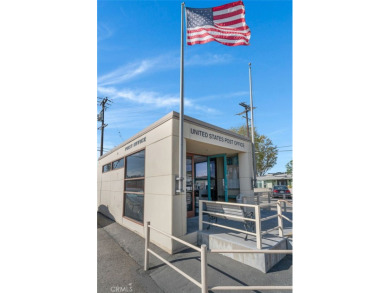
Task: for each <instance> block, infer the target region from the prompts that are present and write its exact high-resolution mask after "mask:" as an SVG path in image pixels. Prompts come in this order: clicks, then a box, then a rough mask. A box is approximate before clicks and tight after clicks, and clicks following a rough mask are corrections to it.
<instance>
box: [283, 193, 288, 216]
mask: <svg viewBox="0 0 390 293" xmlns="http://www.w3.org/2000/svg"><path fill="white" fill-rule="evenodd" d="M283 200H286V194H285V193H283ZM284 212H285V213H286V212H287V206H286V202H284Z"/></svg>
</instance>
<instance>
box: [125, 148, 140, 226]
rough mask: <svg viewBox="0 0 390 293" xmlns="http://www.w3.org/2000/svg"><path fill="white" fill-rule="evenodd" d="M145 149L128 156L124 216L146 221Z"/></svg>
mask: <svg viewBox="0 0 390 293" xmlns="http://www.w3.org/2000/svg"><path fill="white" fill-rule="evenodd" d="M144 190H145V150H142V151H140V152H138V153H135V154H132V155H130V156H128V157H126V174H125V190H124V205H125V206H124V214H123V216H124V217H127V218H130V219H133V220H135V221H138V222H141V223H143V222H144Z"/></svg>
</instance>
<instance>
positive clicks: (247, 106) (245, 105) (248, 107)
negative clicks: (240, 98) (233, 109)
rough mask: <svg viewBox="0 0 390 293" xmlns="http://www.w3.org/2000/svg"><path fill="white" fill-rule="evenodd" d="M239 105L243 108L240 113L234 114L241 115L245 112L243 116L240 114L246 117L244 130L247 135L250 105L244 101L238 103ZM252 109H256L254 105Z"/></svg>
mask: <svg viewBox="0 0 390 293" xmlns="http://www.w3.org/2000/svg"><path fill="white" fill-rule="evenodd" d="M239 105H240V106H242V107H244V109H245V110H244V111H243V112H241V113H238V114H236V115H242V114H244V113H245V116H242V117H243V118H245V119H246V132H247V136H248V137H249V123H248V112H249V111H250V110H251V107H250V106H249V105H248V104H246V103H244V102H241V103H239ZM253 109H256V107H254V108H253Z"/></svg>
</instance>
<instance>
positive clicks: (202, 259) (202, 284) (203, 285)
mask: <svg viewBox="0 0 390 293" xmlns="http://www.w3.org/2000/svg"><path fill="white" fill-rule="evenodd" d="M150 229H153V230H155V231H157V232H159V233H161V234H163V235H165V236H167V237H169V238H170V239H173V240H176V241H178V242H180V243H182V244H184V245H187V246H188V247H190V248H193V249H195V250H196V251H200V262H201V282H198V281H197V280H195V279H194V278H192V277H191V276H190V275H188V274H186V273H184V272H183V271H182V270H180V269H179V268H177V267H176V266H174V265H173V264H171V263H170V262H169V261H167V260H165V259H164V258H163V257H161V256H160V255H158V254H157V253H156V252H154V251H153V250H151V249H150V248H149V244H150ZM208 252H209V253H265V254H292V253H293V251H292V250H261V249H259V250H248V249H237V250H224V249H211V250H209V251H208ZM149 253H150V254H152V255H154V256H155V257H156V258H158V259H159V260H161V261H162V262H163V263H165V264H166V265H168V266H169V267H171V268H172V269H174V270H175V271H176V272H178V273H179V274H180V275H182V276H183V277H185V278H186V279H187V280H189V281H191V282H192V283H193V284H195V285H196V286H197V287H199V288H201V292H202V293H207V292H208V291H209V290H211V291H225V290H292V286H214V287H208V286H207V246H206V245H205V244H202V245H201V248H199V247H196V246H194V245H192V244H190V243H188V242H186V241H184V240H181V239H179V238H177V237H175V236H173V235H170V234H168V233H166V232H163V231H161V230H159V229H157V228H155V227H153V226H151V225H150V222H147V223H146V225H145V262H144V270H145V271H147V270H148V269H149Z"/></svg>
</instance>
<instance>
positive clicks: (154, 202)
mask: <svg viewBox="0 0 390 293" xmlns="http://www.w3.org/2000/svg"><path fill="white" fill-rule="evenodd" d="M191 128H193V129H196V130H199V131H203V132H207V133H208V134H210V135H211V136H212V135H219V136H220V139H217V140H216V139H212V138H210V137H204V136H201V135H195V134H193V133H191ZM183 132H184V138H185V139H184V148H183V161H184V162H185V158H186V151H187V144H189V143H194V142H196V143H199V142H200V143H202V144H201V146H203V147H204V149H202V151H205V150H206V149H207V150H208V149H210V151H212V152H215V153H214V154H223V153H238V154H239V175H240V189H241V190H240V193H242V194H250V193H253V189H252V188H251V181H250V179H251V178H252V173H251V172H250V170H251V169H250V166H251V165H249V167H248V162H249V163H250V162H251V154H250V151H251V144H250V142H248V140H245V139H242V137H239V136H234V135H230V134H229V132H226V131H224V130H223V129H220V128H218V127H215V126H212V125H209V124H207V123H204V122H201V121H199V120H196V119H192V118H189V117H188V118H186V120H185V122H184V128H183ZM178 135H179V120H178V115H177V113H170V114H168V115H166V116H164V117H163V118H161V119H160V120H159V121H157V122H156V123H154V124H152V125H151V126H150V127H148V128H146V129H145V130H144V131H141V132H140V133H138V134H137V135H135V136H134V137H132V138H131V139H129V140H127V141H125V142H124V143H122V144H121V145H120V146H118V147H117V148H115V149H114V150H112V151H111V152H109V153H107V154H105V155H104V156H103V157H101V158H100V159H99V161H98V176H97V178H98V196H97V199H98V206H99V207H105V208H106V212H107V213H108V216H110V215H111V216H112V218H113V219H114V220H115V221H116V222H118V223H119V224H121V225H123V226H125V227H127V228H128V229H130V230H132V231H134V232H136V233H138V234H139V235H141V236H144V226H143V225H140V224H138V223H136V222H133V221H131V220H128V219H126V218H123V217H122V213H123V198H124V195H123V193H124V192H123V190H124V172H125V170H124V168H121V169H118V170H113V171H109V172H106V173H103V174H102V172H101V171H102V166H103V165H105V164H107V163H109V162H112V161H115V160H117V159H120V158H122V157H125V156H127V155H130V154H132V153H135V152H138V151H140V150H142V149H145V190H144V195H145V197H144V223H146V222H147V221H150V222H151V225H152V226H155V227H156V228H158V229H161V230H162V231H164V232H166V233H169V234H172V235H174V236H177V237H181V236H184V235H186V233H187V231H186V229H187V210H186V196H185V193H183V194H179V195H177V194H175V183H176V182H175V176H176V175H178V174H179V168H178V164H179V158H178V154H179V136H178ZM144 137H146V141H145V142H143V143H141V144H138V145H137V146H132V147H131V148H130V149H127V150H126V147H128V146H129V145H132V144H133V143H134V142H135V141H138V140H140V139H142V138H144ZM222 138H223V139H222ZM229 142H230V143H229ZM236 142H237V143H236ZM204 155H210V154H204ZM184 173H185V169H184ZM184 182H186V181H185V180H184ZM102 212H103V213H104V209H103V211H102ZM151 241H152V242H153V243H155V244H157V245H158V246H159V247H161V248H162V249H164V250H166V251H167V252H170V253H172V251H174V250H176V249H178V248H179V247H180V245H179V244H178V243H177V242H175V241H172V240H170V239H168V238H167V237H166V236H163V235H161V234H159V233H157V232H155V231H153V230H152V231H151Z"/></svg>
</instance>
